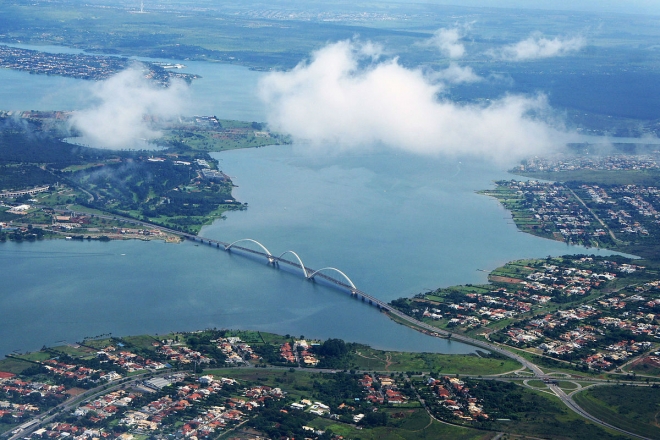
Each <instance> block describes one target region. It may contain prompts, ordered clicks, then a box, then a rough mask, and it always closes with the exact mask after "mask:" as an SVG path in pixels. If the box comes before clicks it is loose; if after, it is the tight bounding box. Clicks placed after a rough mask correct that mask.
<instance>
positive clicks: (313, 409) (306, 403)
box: [289, 399, 330, 417]
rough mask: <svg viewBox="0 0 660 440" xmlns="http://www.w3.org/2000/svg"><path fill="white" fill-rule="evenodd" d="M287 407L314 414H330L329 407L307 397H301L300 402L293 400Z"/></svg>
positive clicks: (322, 415) (321, 415)
mask: <svg viewBox="0 0 660 440" xmlns="http://www.w3.org/2000/svg"><path fill="white" fill-rule="evenodd" d="M289 408H291V409H294V410H296V411H306V412H308V413H310V414H314V415H316V416H320V417H324V416H328V415H330V407H329V406H328V405H326V404H325V403H323V402H312V401H311V400H308V399H302V400H300V402H294V403H292V404H291V405H289Z"/></svg>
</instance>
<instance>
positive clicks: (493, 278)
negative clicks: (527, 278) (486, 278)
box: [490, 275, 523, 284]
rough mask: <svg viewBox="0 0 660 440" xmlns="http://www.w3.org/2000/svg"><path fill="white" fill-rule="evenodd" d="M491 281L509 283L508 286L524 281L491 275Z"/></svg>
mask: <svg viewBox="0 0 660 440" xmlns="http://www.w3.org/2000/svg"><path fill="white" fill-rule="evenodd" d="M490 280H491V281H495V282H496V283H508V284H520V283H522V281H523V280H519V279H518V278H511V277H500V276H497V275H491V276H490Z"/></svg>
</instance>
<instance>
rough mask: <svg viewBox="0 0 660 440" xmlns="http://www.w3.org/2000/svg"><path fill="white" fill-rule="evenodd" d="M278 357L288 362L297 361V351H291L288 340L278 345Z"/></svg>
mask: <svg viewBox="0 0 660 440" xmlns="http://www.w3.org/2000/svg"><path fill="white" fill-rule="evenodd" d="M280 357H281V358H282V359H284V361H285V362H288V363H290V364H297V363H298V358H297V353H296V352H295V351H293V348H291V344H290V343H289V342H285V343H284V344H282V345H280Z"/></svg>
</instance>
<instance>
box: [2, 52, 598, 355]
mask: <svg viewBox="0 0 660 440" xmlns="http://www.w3.org/2000/svg"><path fill="white" fill-rule="evenodd" d="M196 64H197V63H195V64H193V63H190V67H189V70H190V71H191V72H194V73H200V74H201V75H204V78H205V79H207V82H206V83H202V82H201V81H200V82H196V83H195V84H194V85H193V88H195V87H199V88H200V89H199V90H200V91H199V92H196V93H199V95H197V96H198V98H197V99H199V101H200V102H198V103H196V105H198V106H199V108H200V109H204V108H207V109H208V108H210V109H214V108H215V109H216V110H217V111H215V110H214V111H213V113H215V114H216V115H217V116H218V117H221V118H241V119H247V120H262V119H263V118H262V117H261V116H262V109H261V107H260V106H259V105H258V102H257V101H256V98H255V97H254V94H253V90H254V84H256V81H257V79H258V77H259V75H260V74H259V73H257V72H250V71H248V70H247V69H244V68H240V67H235V66H225V65H214V64H204V65H199V66H197V65H196ZM8 80H10V81H8ZM12 81H13V82H12ZM60 82H61V83H60ZM57 84H63V85H64V86H66V87H69V88H70V89H69V90H70V91H71V93H72V94H73V95H75V93H76V91H77V90H83V89H84V87H85V86H84V84H83V85H81V82H80V81H75V80H68V79H66V78H57V77H45V76H37V75H29V74H24V73H20V72H12V71H7V70H0V99H1V100H0V108H13V109H25V108H28V109H60V108H76V107H75V106H76V105H80V104H79V103H77V102H75V99H74V98H72V96H69V95H68V94H64V95H62V94H61V93H60V92H59V91H58V92H53V91H52V90H53V87H54V86H55V85H57ZM200 84H201V85H200ZM14 87H19V89H20V90H22V93H18V92H16V91H15V90H12V89H13V88H14ZM40 90H41V91H44V93H45V92H46V91H48V90H50V91H51V93H52V94H50V95H47V96H45V97H44V96H40V95H39V93H40V92H39V91H40ZM26 103H32V104H31V105H26ZM69 103H70V105H72V106H71V107H68V106H69ZM200 113H208V112H206V111H202V110H200ZM217 158H218V159H219V160H220V166H221V168H222V169H223V170H224V171H225V172H226V173H227V174H229V175H231V176H232V179H233V180H234V183H235V184H236V185H238V186H239V187H238V188H236V189H235V196H236V197H237V198H238V199H239V200H241V201H243V202H248V203H249V209H248V210H247V211H244V212H234V213H229V214H228V215H227V219H226V220H223V221H218V222H216V223H215V224H213V225H211V226H209V227H206V228H204V229H203V231H202V235H204V236H208V237H213V238H219V239H222V240H224V241H233V240H238V239H241V238H252V239H256V240H259V241H260V242H262V243H263V244H264V245H265V246H267V247H268V248H269V249H270V250H271V252H272V253H274V254H277V255H279V254H280V253H282V252H284V251H287V250H294V251H296V252H297V253H298V254H299V255H300V256H301V257H302V259H303V261H304V263H305V264H306V265H307V266H310V267H314V268H321V267H325V266H334V267H337V268H339V269H340V270H342V271H344V272H345V273H346V274H347V275H348V276H349V277H350V278H351V279H352V281H353V282H354V283H355V284H356V285H357V286H358V287H359V288H360V289H362V290H364V291H366V292H368V293H370V294H372V295H374V296H377V297H379V298H381V299H384V300H391V299H394V298H397V297H400V296H409V295H412V294H415V293H418V292H421V291H425V290H427V289H432V288H436V287H439V286H448V285H452V284H458V283H477V282H484V281H486V272H482V271H480V270H491V269H494V268H495V267H497V266H499V265H502V264H503V263H505V262H506V261H508V260H511V259H516V258H525V257H545V256H547V255H560V254H565V253H572V252H576V253H585V252H588V253H592V252H594V251H593V250H585V249H583V248H578V247H570V248H569V247H567V246H566V245H564V244H562V243H559V242H554V241H549V240H542V239H539V238H536V237H533V236H530V235H526V234H522V233H519V232H517V229H516V227H515V225H513V223H512V222H511V220H510V215H509V214H508V212H507V211H505V210H504V209H503V208H502V207H501V206H500V205H499V203H497V202H496V201H495V200H494V199H491V198H488V197H484V196H480V195H477V194H475V191H476V190H478V189H484V188H490V187H492V181H493V180H495V179H500V178H507V177H509V178H510V177H511V176H509V175H507V174H506V173H505V172H504V171H502V170H497V169H494V168H493V166H492V165H489V164H485V163H480V162H478V161H474V160H471V161H468V160H461V161H459V160H450V161H446V160H444V161H443V160H439V159H429V158H419V157H415V156H409V155H403V154H398V155H397V154H396V153H392V152H381V153H373V154H368V155H350V154H343V155H341V156H339V155H337V156H331V157H327V156H324V157H319V156H317V155H314V154H313V152H309V151H306V149H305V147H303V146H273V147H267V148H260V149H252V150H241V151H231V152H225V153H222V154H218V155H217ZM0 267H2V278H1V282H0V285H1V286H2V287H0V304H1V306H0V335H1V336H2V337H0V355H2V354H6V353H9V352H11V351H13V350H21V351H25V350H34V349H38V348H40V347H41V346H42V345H43V344H46V345H51V344H55V343H57V341H62V340H66V341H75V340H80V339H81V338H83V337H85V336H94V335H97V334H102V333H108V332H112V333H113V334H116V335H127V334H136V333H147V332H148V333H163V332H168V331H173V330H193V329H199V328H206V327H217V328H244V329H259V330H264V331H272V332H276V333H281V334H286V333H289V334H295V335H300V334H303V335H305V336H307V337H319V338H327V337H339V338H344V339H346V340H350V341H358V342H364V343H368V344H371V345H373V346H376V347H379V348H387V349H399V350H414V351H437V352H448V353H465V352H470V351H472V348H471V347H468V346H465V345H463V344H459V343H456V342H447V341H444V340H438V339H434V338H430V337H427V336H425V335H422V334H420V333H417V332H415V331H412V330H410V329H408V328H406V327H403V326H401V325H398V324H395V323H394V322H392V321H390V320H389V319H387V318H385V317H384V316H381V314H380V313H379V312H378V311H377V310H376V309H375V308H372V307H369V306H366V305H364V304H362V303H360V302H358V301H355V300H353V299H351V298H350V297H349V296H348V295H347V294H346V293H344V292H341V291H338V290H335V289H332V288H328V287H324V286H322V285H318V284H313V283H311V282H308V281H306V280H304V279H303V278H302V277H301V276H299V275H298V274H295V273H292V272H287V271H284V270H276V269H274V268H272V267H270V266H267V265H266V264H265V263H264V262H259V261H254V260H251V259H249V258H246V257H243V256H239V255H231V254H227V253H225V252H223V251H219V250H217V249H214V248H210V247H206V246H204V245H199V246H196V245H194V244H192V243H184V244H180V245H172V244H165V243H162V242H140V241H122V242H111V243H95V242H90V243H88V242H84V243H80V242H67V241H63V240H55V241H45V242H38V243H20V244H17V243H11V242H10V243H5V244H0Z"/></svg>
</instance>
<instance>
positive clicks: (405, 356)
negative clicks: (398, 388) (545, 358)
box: [353, 348, 521, 376]
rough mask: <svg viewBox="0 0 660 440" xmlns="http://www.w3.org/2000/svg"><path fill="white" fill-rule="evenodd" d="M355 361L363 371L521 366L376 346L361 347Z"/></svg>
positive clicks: (479, 370) (465, 371)
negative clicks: (379, 348)
mask: <svg viewBox="0 0 660 440" xmlns="http://www.w3.org/2000/svg"><path fill="white" fill-rule="evenodd" d="M358 352H359V354H357V353H356V354H354V355H353V362H354V364H355V365H356V366H357V367H358V368H360V369H361V370H378V371H433V372H438V371H439V372H442V373H445V374H461V375H473V376H478V375H486V374H499V373H505V372H508V371H513V370H517V369H518V368H521V365H520V364H518V363H517V362H515V361H513V360H511V359H496V358H491V357H479V356H474V355H470V356H468V355H448V354H440V353H403V352H391V351H388V352H386V351H381V350H375V349H372V348H364V349H362V348H361V349H360V350H358Z"/></svg>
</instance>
